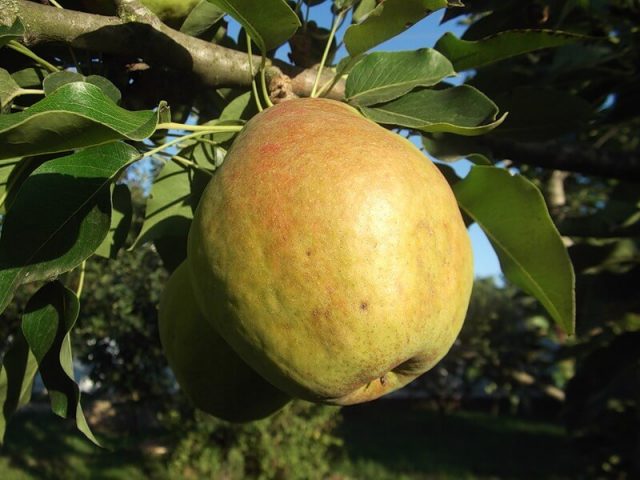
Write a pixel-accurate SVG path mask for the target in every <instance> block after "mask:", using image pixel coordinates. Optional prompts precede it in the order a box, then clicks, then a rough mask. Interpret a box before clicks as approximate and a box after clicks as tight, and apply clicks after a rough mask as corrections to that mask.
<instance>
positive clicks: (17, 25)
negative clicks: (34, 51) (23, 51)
mask: <svg viewBox="0 0 640 480" xmlns="http://www.w3.org/2000/svg"><path fill="white" fill-rule="evenodd" d="M23 35H24V26H23V25H22V22H21V21H20V19H19V18H16V20H15V21H14V22H13V25H11V26H8V25H0V47H3V46H5V45H6V44H7V43H9V42H10V41H11V40H19V39H21V38H22V36H23Z"/></svg>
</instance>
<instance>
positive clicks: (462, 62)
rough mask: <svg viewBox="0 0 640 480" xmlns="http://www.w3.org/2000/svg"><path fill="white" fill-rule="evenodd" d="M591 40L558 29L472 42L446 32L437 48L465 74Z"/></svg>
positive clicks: (518, 32) (505, 34)
mask: <svg viewBox="0 0 640 480" xmlns="http://www.w3.org/2000/svg"><path fill="white" fill-rule="evenodd" d="M589 38H590V37H585V36H583V35H576V34H574V33H569V32H561V31H556V30H507V31H505V32H500V33H497V34H495V35H492V36H490V37H486V38H483V39H482V40H477V41H469V40H461V39H459V38H457V37H456V36H455V35H454V34H452V33H450V32H447V33H445V34H444V35H443V36H442V37H440V39H439V40H438V42H437V43H436V45H435V47H434V48H435V49H436V50H438V51H440V52H441V53H442V54H444V55H445V56H446V57H447V58H448V59H449V60H451V63H453V66H454V68H455V69H456V70H457V71H462V70H468V69H470V68H478V67H482V66H484V65H489V64H491V63H494V62H498V61H500V60H504V59H505V58H510V57H514V56H516V55H521V54H523V53H527V52H534V51H536V50H540V49H543V48H551V47H559V46H561V45H567V44H569V43H574V42H578V41H581V40H586V39H589Z"/></svg>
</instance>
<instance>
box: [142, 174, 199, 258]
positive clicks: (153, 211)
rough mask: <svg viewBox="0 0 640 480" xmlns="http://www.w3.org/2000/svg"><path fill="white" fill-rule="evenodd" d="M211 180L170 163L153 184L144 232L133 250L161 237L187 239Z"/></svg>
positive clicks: (143, 226) (143, 227)
mask: <svg viewBox="0 0 640 480" xmlns="http://www.w3.org/2000/svg"><path fill="white" fill-rule="evenodd" d="M209 178H210V177H209V176H208V175H207V174H205V173H203V172H199V171H197V170H193V169H190V168H185V167H183V166H181V165H178V164H177V163H174V162H167V163H166V164H165V165H164V166H163V167H162V170H160V173H159V174H158V177H157V178H156V179H155V181H154V182H153V186H152V187H151V194H150V195H149V200H148V201H147V208H146V211H145V215H144V223H143V224H142V230H141V231H140V234H139V235H138V238H137V239H136V241H135V243H134V245H133V246H132V247H131V248H132V249H133V248H137V247H138V246H140V245H142V244H143V243H145V242H149V241H152V240H155V239H157V238H161V237H166V236H177V237H180V236H186V234H187V232H188V231H189V226H190V225H191V220H192V219H193V212H194V210H195V208H196V206H197V205H198V200H199V198H200V195H201V194H202V190H203V189H204V185H206V183H207V181H208V180H209Z"/></svg>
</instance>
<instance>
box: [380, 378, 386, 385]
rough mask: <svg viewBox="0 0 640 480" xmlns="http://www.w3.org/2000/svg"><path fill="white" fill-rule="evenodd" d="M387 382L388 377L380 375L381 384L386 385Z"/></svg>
mask: <svg viewBox="0 0 640 480" xmlns="http://www.w3.org/2000/svg"><path fill="white" fill-rule="evenodd" d="M386 383H387V378H386V377H385V376H384V375H383V376H381V377H380V385H382V386H383V387H384V386H385V384H386Z"/></svg>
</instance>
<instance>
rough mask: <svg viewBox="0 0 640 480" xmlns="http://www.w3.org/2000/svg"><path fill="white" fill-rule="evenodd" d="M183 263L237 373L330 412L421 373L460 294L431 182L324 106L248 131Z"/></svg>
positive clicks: (447, 222)
mask: <svg viewBox="0 0 640 480" xmlns="http://www.w3.org/2000/svg"><path fill="white" fill-rule="evenodd" d="M187 262H188V264H189V271H190V275H191V279H192V281H193V285H194V291H195V293H196V297H197V299H198V302H199V304H200V306H201V308H202V309H203V312H205V313H206V315H207V317H208V319H209V320H210V321H211V322H212V325H214V326H215V328H216V330H217V331H218V332H219V333H220V334H221V335H222V336H223V337H224V338H225V340H227V342H228V343H229V344H230V345H231V346H232V347H233V349H234V350H235V351H236V352H237V353H238V354H239V355H240V356H241V357H242V358H243V359H244V360H245V361H246V362H247V363H248V364H249V365H251V366H252V367H253V368H254V369H255V370H256V371H258V372H259V373H260V374H261V375H262V376H264V377H265V378H267V379H268V380H269V381H270V382H271V383H273V384H274V385H276V386H277V387H278V388H280V389H282V390H283V391H285V392H287V393H288V394H290V395H292V396H297V397H301V398H304V399H307V400H311V401H316V402H325V403H333V404H343V405H345V404H353V403H358V402H363V401H368V400H372V399H374V398H377V397H379V396H380V395H383V394H386V393H388V392H391V391H393V390H396V389H398V388H400V387H402V386H403V385H405V384H407V383H408V382H410V381H411V380H413V379H414V378H416V377H417V376H418V375H420V374H422V373H424V372H426V371H427V370H429V369H430V368H432V367H433V366H434V365H435V364H436V363H437V362H438V361H439V360H440V359H441V358H442V357H443V356H444V355H445V354H446V353H447V351H448V350H449V348H450V347H451V345H452V344H453V342H454V340H455V338H456V336H457V335H458V333H459V331H460V329H461V326H462V323H463V320H464V317H465V314H466V310H467V306H468V302H469V297H470V293H471V286H472V280H473V265H472V263H473V262H472V252H471V246H470V241H469V237H468V234H467V231H466V228H465V225H464V222H463V220H462V217H461V214H460V211H459V209H458V205H457V203H456V200H455V197H454V195H453V193H452V191H451V188H450V187H449V185H448V183H447V182H446V180H445V179H444V177H443V176H442V175H441V173H440V171H439V170H438V169H437V168H436V167H435V166H434V164H433V163H432V162H431V161H430V160H429V159H428V158H427V157H425V155H424V154H423V153H422V152H420V151H419V150H418V149H417V148H416V147H415V146H414V145H413V144H412V143H411V142H409V141H408V140H406V139H404V138H402V137H400V136H398V135H396V134H394V133H392V132H390V131H388V130H386V129H384V128H382V127H380V126H379V125H377V124H375V123H374V122H371V121H369V120H367V119H366V118H364V117H362V116H361V115H360V114H359V113H358V112H357V111H356V110H355V109H353V108H351V107H349V106H347V105H346V104H344V103H341V102H336V101H332V100H328V99H295V100H290V101H287V102H284V103H281V104H279V105H276V106H275V107H271V108H268V109H266V110H265V111H263V112H262V113H260V114H258V115H256V116H255V117H253V119H251V120H250V121H249V122H248V123H247V125H246V126H245V128H244V129H243V131H242V132H241V133H240V134H239V135H238V137H237V138H236V140H235V142H234V143H233V145H232V147H231V149H230V150H229V152H228V154H227V157H226V159H225V162H224V163H223V165H222V166H221V168H220V169H219V170H218V171H216V173H215V175H214V176H213V178H212V179H211V181H210V182H209V184H208V185H207V187H206V189H205V191H204V194H203V196H202V198H201V200H200V203H199V205H198V208H197V211H196V215H195V218H194V221H193V223H192V226H191V230H190V233H189V243H188V260H187Z"/></svg>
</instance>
